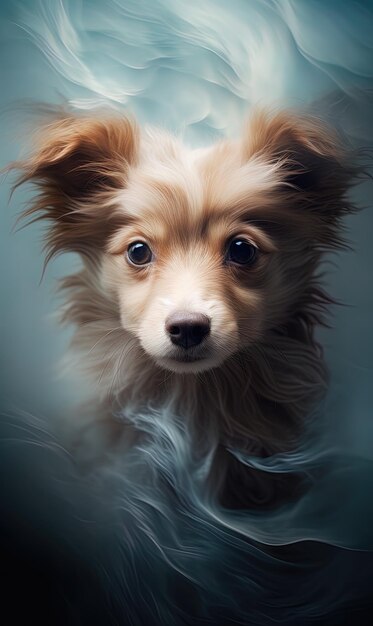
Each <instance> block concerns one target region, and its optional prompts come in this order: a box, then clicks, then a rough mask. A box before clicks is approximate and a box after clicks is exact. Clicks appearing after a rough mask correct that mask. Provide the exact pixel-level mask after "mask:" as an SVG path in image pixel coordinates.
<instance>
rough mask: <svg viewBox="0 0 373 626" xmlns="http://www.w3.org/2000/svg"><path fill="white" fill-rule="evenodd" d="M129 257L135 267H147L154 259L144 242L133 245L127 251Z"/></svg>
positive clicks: (136, 242)
mask: <svg viewBox="0 0 373 626" xmlns="http://www.w3.org/2000/svg"><path fill="white" fill-rule="evenodd" d="M127 256H128V259H129V260H130V261H131V263H133V264H134V265H147V263H150V262H151V260H152V258H153V254H152V251H151V249H150V248H149V246H148V244H146V243H144V242H143V241H135V243H131V245H130V246H129V247H128V250H127Z"/></svg>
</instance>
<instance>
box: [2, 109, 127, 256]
mask: <svg viewBox="0 0 373 626" xmlns="http://www.w3.org/2000/svg"><path fill="white" fill-rule="evenodd" d="M33 143H34V145H35V148H34V151H33V153H32V154H31V156H30V157H29V158H28V159H26V160H24V161H20V162H17V163H14V164H12V165H11V166H10V169H12V168H13V169H18V170H20V171H21V176H20V178H19V180H18V182H17V184H16V186H18V185H20V184H22V183H24V182H33V183H35V184H36V185H37V187H38V192H39V193H38V195H37V196H36V198H35V200H34V202H33V204H32V205H31V207H30V208H29V209H27V210H26V211H25V212H24V214H23V216H24V217H31V218H32V219H31V221H35V220H39V219H43V218H46V219H47V220H48V221H49V224H50V227H49V230H48V232H47V238H46V245H47V249H48V255H47V260H48V259H49V258H50V257H51V256H53V255H55V254H57V253H59V252H62V251H73V252H78V253H81V254H89V255H92V254H94V253H95V252H96V251H97V250H99V249H100V248H102V247H103V244H104V242H105V241H106V239H107V237H109V236H110V234H111V232H112V231H113V230H114V229H115V227H116V226H117V223H116V221H115V220H118V216H115V206H114V205H113V201H114V192H115V191H116V190H119V189H121V188H124V187H125V186H126V181H127V177H128V172H129V169H130V167H131V166H133V165H135V163H136V160H137V148H138V130H137V127H136V124H135V123H134V122H133V121H131V120H129V119H128V118H126V117H123V116H106V117H105V116H97V117H93V116H84V117H83V116H78V115H71V114H56V115H55V116H54V119H53V120H52V121H51V122H50V123H49V124H45V125H43V126H42V128H41V130H39V131H37V133H36V134H35V135H34V137H33Z"/></svg>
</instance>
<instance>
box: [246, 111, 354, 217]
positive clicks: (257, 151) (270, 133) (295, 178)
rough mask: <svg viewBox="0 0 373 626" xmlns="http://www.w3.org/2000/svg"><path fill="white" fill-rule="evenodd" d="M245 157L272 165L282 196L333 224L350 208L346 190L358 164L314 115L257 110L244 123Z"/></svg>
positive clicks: (329, 129) (352, 180) (352, 181)
mask: <svg viewBox="0 0 373 626" xmlns="http://www.w3.org/2000/svg"><path fill="white" fill-rule="evenodd" d="M244 150H245V158H246V159H250V158H253V157H260V158H264V159H266V160H270V161H271V162H273V163H274V164H276V166H277V168H278V173H279V175H280V180H281V181H282V183H283V184H282V189H283V192H284V198H285V197H286V199H287V200H288V201H290V202H293V203H294V204H295V208H297V207H298V209H300V208H304V209H305V210H307V211H308V212H309V213H314V214H315V216H316V217H319V218H321V219H322V221H323V222H324V223H329V224H333V223H336V222H338V220H339V218H340V217H341V216H342V215H343V214H344V213H348V212H350V211H352V210H354V207H353V205H352V204H351V203H350V202H349V201H348V199H347V198H346V192H347V190H348V189H349V187H350V186H351V185H352V184H354V182H355V179H357V177H358V174H359V173H360V171H361V170H360V168H358V167H356V166H355V165H354V160H355V159H354V158H352V155H351V152H350V153H349V152H348V151H347V150H346V149H345V148H344V147H343V145H342V142H341V140H340V139H339V138H338V136H337V134H336V133H335V131H334V130H332V129H331V128H328V127H327V126H326V125H324V124H323V123H322V122H321V121H320V120H319V119H317V118H315V117H311V116H309V117H307V116H298V115H297V114H294V113H292V112H280V113H277V114H274V115H270V114H269V113H267V112H263V111H262V112H257V113H256V114H255V115H254V116H253V117H252V119H251V121H250V123H249V129H248V133H247V138H246V142H245V145H244Z"/></svg>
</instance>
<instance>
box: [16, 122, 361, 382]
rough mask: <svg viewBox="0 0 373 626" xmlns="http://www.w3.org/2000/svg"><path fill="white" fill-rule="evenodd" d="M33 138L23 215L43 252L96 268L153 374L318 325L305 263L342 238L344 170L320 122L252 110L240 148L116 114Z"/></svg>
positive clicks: (218, 358)
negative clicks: (39, 230) (43, 223)
mask: <svg viewBox="0 0 373 626" xmlns="http://www.w3.org/2000/svg"><path fill="white" fill-rule="evenodd" d="M36 141H37V145H38V147H37V149H36V150H35V153H34V155H32V156H31V157H30V158H29V159H28V160H27V161H25V162H24V163H22V164H21V167H22V168H23V176H22V182H24V181H34V182H36V183H37V184H38V185H39V187H40V194H39V196H38V197H37V199H36V202H35V204H34V205H33V206H32V207H31V208H30V209H29V210H28V212H27V213H28V214H29V215H33V214H34V213H35V212H39V213H40V215H41V216H44V217H47V218H48V219H49V220H50V222H51V227H50V230H49V233H48V244H49V256H52V255H53V254H55V253H59V252H61V251H64V250H66V251H74V252H78V253H80V254H81V255H82V257H83V258H86V257H88V258H90V259H94V260H95V263H94V264H91V267H92V266H94V267H95V268H96V271H97V276H96V280H97V285H98V288H99V290H100V291H101V293H104V295H105V298H106V299H107V300H110V301H111V303H113V304H114V306H115V307H116V310H117V312H118V318H119V319H120V323H121V324H122V326H123V327H124V328H125V329H126V330H127V331H128V332H129V333H131V334H132V335H134V336H135V337H136V338H137V340H138V342H139V343H140V344H141V346H142V348H143V349H144V351H145V352H146V353H147V354H148V355H149V356H150V357H151V358H152V359H153V360H154V361H155V362H156V363H157V364H158V365H160V366H161V367H163V368H166V369H169V370H172V371H174V372H181V373H197V372H200V371H203V370H207V369H210V368H214V367H217V366H219V365H220V364H221V363H222V362H223V361H225V360H226V359H227V358H228V357H230V356H232V355H233V354H235V353H239V352H240V351H241V350H242V349H245V348H250V346H254V345H257V344H259V343H260V341H261V339H262V338H263V337H265V335H266V333H267V332H268V331H269V330H272V329H274V328H282V327H284V326H286V324H287V322H288V321H289V319H290V318H291V317H294V315H300V316H301V315H302V314H304V312H305V311H306V309H307V307H308V309H309V310H308V314H309V319H310V318H311V317H312V315H314V317H317V306H318V302H317V290H316V288H315V285H314V283H315V268H316V266H317V264H318V261H319V258H320V254H321V253H322V252H323V251H324V250H326V249H330V248H334V247H337V246H338V245H340V243H341V241H340V237H339V232H340V220H341V217H342V216H343V214H344V213H345V212H347V211H349V210H351V205H350V204H349V203H348V201H347V199H346V197H345V195H346V191H347V189H348V187H349V185H350V183H351V180H352V178H353V176H354V173H355V172H354V169H353V168H351V167H349V166H348V165H347V164H346V162H345V155H344V152H343V150H342V148H341V147H340V145H339V143H338V141H337V140H336V138H335V136H334V134H333V133H331V132H330V131H329V130H327V129H325V127H324V126H323V125H322V124H321V123H320V122H319V121H317V120H315V119H313V118H305V117H298V116H296V115H294V114H289V113H279V114H276V115H269V114H266V113H257V114H255V115H254V116H253V117H252V119H251V121H250V122H249V124H248V125H247V127H246V129H245V132H244V134H243V136H242V138H241V139H240V140H237V141H228V140H227V141H222V142H220V143H218V144H216V145H214V146H212V147H209V148H204V149H199V150H192V149H188V148H186V147H185V146H184V145H183V144H182V143H181V142H179V141H178V140H176V139H175V138H172V137H170V136H169V135H167V134H166V133H162V132H159V131H153V130H144V131H140V130H139V129H138V127H137V125H136V124H135V123H134V122H132V121H130V120H128V119H127V118H122V117H115V116H114V117H104V116H100V117H79V116H73V115H61V116H60V117H59V118H57V119H55V120H53V121H52V122H51V123H50V124H48V125H46V126H45V127H44V128H43V130H42V132H41V135H40V136H38V137H37V138H36ZM311 292H312V298H311V296H310V294H311ZM320 302H321V299H320ZM80 306H84V303H83V302H80ZM87 306H88V304H87ZM312 307H313V310H312Z"/></svg>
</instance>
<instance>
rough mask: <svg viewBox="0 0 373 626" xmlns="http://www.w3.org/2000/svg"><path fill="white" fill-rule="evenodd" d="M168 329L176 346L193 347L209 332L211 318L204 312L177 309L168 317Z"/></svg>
mask: <svg viewBox="0 0 373 626" xmlns="http://www.w3.org/2000/svg"><path fill="white" fill-rule="evenodd" d="M166 331H167V333H168V334H169V336H170V339H171V341H172V343H174V344H175V345H176V346H181V347H182V348H192V347H193V346H198V344H200V343H201V342H202V341H203V340H204V338H205V337H207V335H208V334H209V332H210V318H209V317H207V315H203V314H202V313H189V312H188V311H177V312H176V313H172V314H171V315H169V316H168V318H167V319H166Z"/></svg>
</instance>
